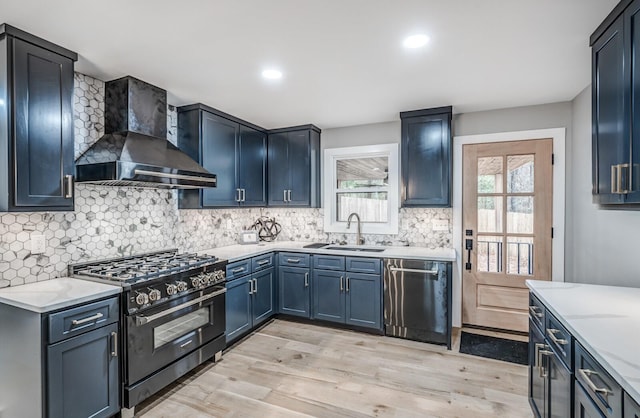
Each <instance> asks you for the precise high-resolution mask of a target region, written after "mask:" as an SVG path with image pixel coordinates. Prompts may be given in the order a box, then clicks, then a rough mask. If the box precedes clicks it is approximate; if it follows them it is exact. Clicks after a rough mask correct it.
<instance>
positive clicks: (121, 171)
mask: <svg viewBox="0 0 640 418" xmlns="http://www.w3.org/2000/svg"><path fill="white" fill-rule="evenodd" d="M166 138H167V92H166V91H165V90H163V89H161V88H158V87H156V86H152V85H151V84H148V83H145V82H144V81H141V80H138V79H136V78H133V77H123V78H119V79H117V80H112V81H108V82H107V83H105V135H104V136H103V137H102V138H100V139H99V140H98V141H97V142H96V143H95V144H93V145H92V146H91V147H90V148H89V149H88V150H87V151H85V152H84V154H82V155H81V156H80V157H79V158H78V159H77V160H76V182H78V183H93V184H103V185H113V186H141V187H156V188H170V189H199V188H203V187H215V186H216V176H215V175H214V174H211V173H209V172H208V171H207V170H205V169H204V168H203V167H202V166H200V165H199V164H198V163H197V162H195V161H194V160H193V159H191V158H190V157H189V156H188V155H187V154H185V153H184V152H182V151H180V150H179V149H178V148H177V147H176V146H175V145H173V144H172V143H171V142H169V141H167V139H166Z"/></svg>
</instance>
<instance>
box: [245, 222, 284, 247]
mask: <svg viewBox="0 0 640 418" xmlns="http://www.w3.org/2000/svg"><path fill="white" fill-rule="evenodd" d="M249 229H254V230H256V231H258V237H259V238H260V241H269V242H271V241H275V240H276V238H277V237H278V234H280V232H281V231H282V226H280V224H279V223H277V222H276V218H268V217H266V216H261V217H259V218H258V219H257V220H256V221H255V222H254V223H253V225H251V227H250V228H249Z"/></svg>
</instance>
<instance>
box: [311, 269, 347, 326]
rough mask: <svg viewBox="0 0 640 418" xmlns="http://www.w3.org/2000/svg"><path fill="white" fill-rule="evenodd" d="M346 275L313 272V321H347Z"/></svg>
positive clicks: (320, 271) (341, 273)
mask: <svg viewBox="0 0 640 418" xmlns="http://www.w3.org/2000/svg"><path fill="white" fill-rule="evenodd" d="M344 290H345V273H344V272H343V271H326V270H314V271H313V319H322V320H324V321H332V322H340V323H343V324H344V321H345V297H344Z"/></svg>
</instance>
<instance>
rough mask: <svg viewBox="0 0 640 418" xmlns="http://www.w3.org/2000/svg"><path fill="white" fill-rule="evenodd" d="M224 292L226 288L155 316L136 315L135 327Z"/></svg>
mask: <svg viewBox="0 0 640 418" xmlns="http://www.w3.org/2000/svg"><path fill="white" fill-rule="evenodd" d="M226 292H227V289H226V288H224V289H220V290H217V291H215V292H213V293H209V294H208V295H204V296H200V297H199V298H195V299H193V300H190V301H189V302H185V303H183V304H180V305H177V306H174V307H173V308H169V309H167V310H164V311H162V312H159V313H157V314H155V315H150V316H141V315H138V316H136V325H138V326H140V325H145V324H148V323H149V322H153V321H155V320H156V319H160V318H163V317H165V316H167V315H171V314H172V313H174V312H178V311H180V310H182V309H184V308H188V307H189V306H193V305H197V304H198V303H200V302H204V301H205V300H209V299H211V298H214V297H216V296H220V295H222V294H223V293H226Z"/></svg>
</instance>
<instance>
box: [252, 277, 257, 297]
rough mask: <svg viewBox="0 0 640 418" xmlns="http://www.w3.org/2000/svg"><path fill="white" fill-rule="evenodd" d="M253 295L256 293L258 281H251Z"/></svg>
mask: <svg viewBox="0 0 640 418" xmlns="http://www.w3.org/2000/svg"><path fill="white" fill-rule="evenodd" d="M252 281H253V293H254V294H256V293H258V279H253V280H252Z"/></svg>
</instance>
